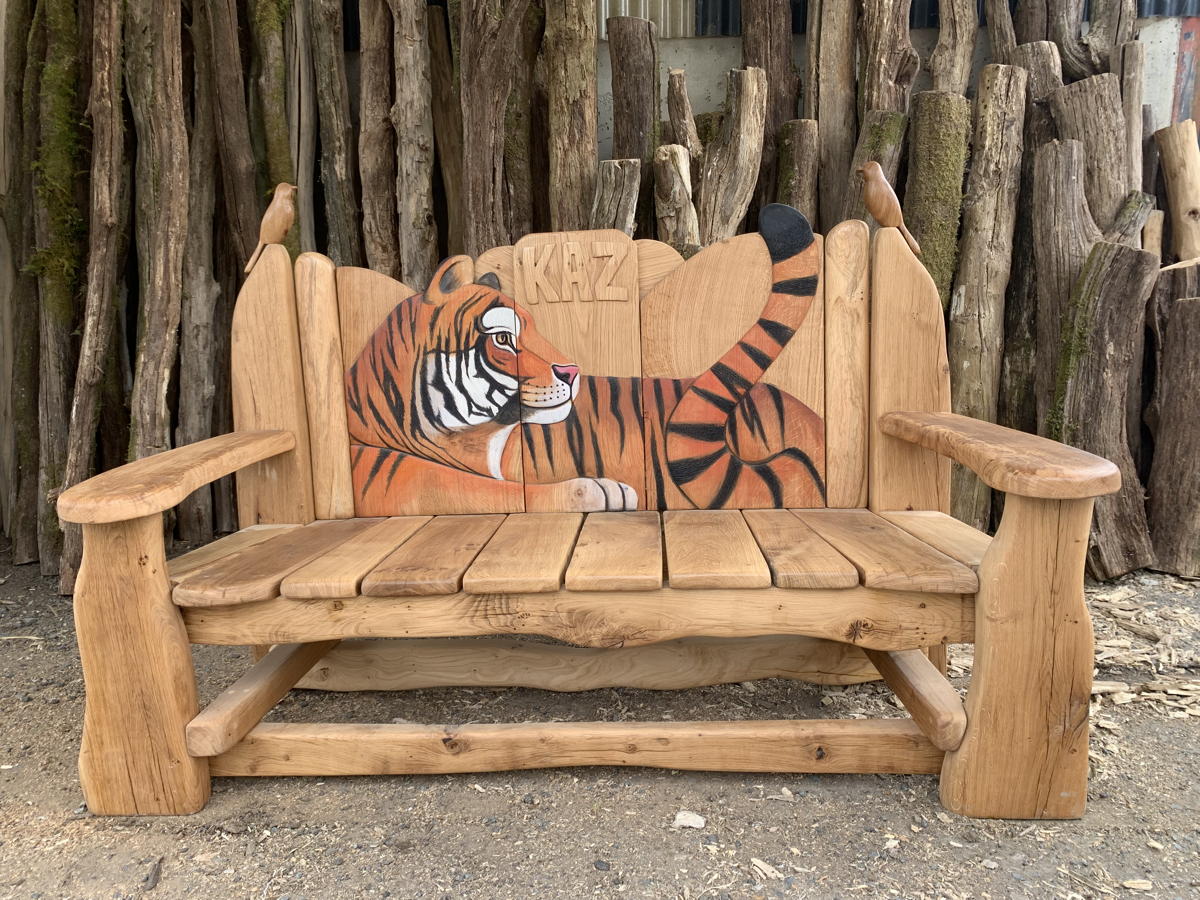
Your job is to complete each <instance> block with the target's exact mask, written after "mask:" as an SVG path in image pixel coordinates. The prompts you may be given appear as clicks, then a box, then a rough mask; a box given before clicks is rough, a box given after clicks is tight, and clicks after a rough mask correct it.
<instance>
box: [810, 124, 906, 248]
mask: <svg viewBox="0 0 1200 900" xmlns="http://www.w3.org/2000/svg"><path fill="white" fill-rule="evenodd" d="M907 128H908V116H906V115H905V114H904V113H900V112H889V111H888V110H884V109H873V110H871V111H870V112H868V113H867V114H866V116H865V117H864V118H863V122H862V130H861V131H860V132H859V134H858V145H857V146H856V147H855V148H854V156H853V158H852V159H851V160H850V169H849V172H848V174H847V179H846V183H845V187H844V188H843V189H842V200H841V202H842V211H841V215H839V216H838V217H837V221H838V222H844V221H845V220H846V219H866V218H867V207H866V206H865V205H864V204H863V198H862V193H863V179H862V175H860V174H859V173H858V169H859V167H860V166H861V165H862V164H863V163H865V162H868V161H869V160H874V161H875V162H877V163H879V165H880V167H881V168H882V169H883V174H884V177H885V178H887V180H888V181H889V182H891V183H893V184H894V183H895V181H896V170H897V169H899V168H900V154H901V153H902V152H903V150H904V132H905V131H906V130H907ZM823 222H824V227H825V230H826V231H828V230H829V229H830V227H831V226H830V223H829V221H828V220H823Z"/></svg>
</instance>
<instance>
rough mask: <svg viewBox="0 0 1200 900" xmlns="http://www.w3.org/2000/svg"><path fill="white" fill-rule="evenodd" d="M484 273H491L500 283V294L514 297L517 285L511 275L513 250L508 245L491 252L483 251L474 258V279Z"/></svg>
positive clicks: (494, 248)
mask: <svg viewBox="0 0 1200 900" xmlns="http://www.w3.org/2000/svg"><path fill="white" fill-rule="evenodd" d="M486 272H492V273H494V274H495V276H496V278H498V279H499V281H500V293H502V294H504V295H505V296H506V297H514V298H515V297H516V295H517V294H516V291H517V285H516V282H515V280H514V273H513V248H512V245H511V244H509V245H508V246H505V247H493V248H492V249H491V250H484V251H483V252H482V253H480V254H479V256H477V257H475V277H476V278H478V277H479V276H480V275H483V274H485V273H486Z"/></svg>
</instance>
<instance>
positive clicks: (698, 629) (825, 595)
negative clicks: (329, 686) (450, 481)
mask: <svg viewBox="0 0 1200 900" xmlns="http://www.w3.org/2000/svg"><path fill="white" fill-rule="evenodd" d="M435 521H436V520H435ZM409 543H412V541H410V542H409ZM769 577H770V576H769V574H768V578H769ZM402 586H404V585H402ZM184 621H185V622H186V623H187V627H188V637H189V638H190V639H191V640H192V641H193V642H194V643H197V644H281V643H292V642H296V641H323V640H331V639H332V638H340V637H470V636H473V635H498V634H508V635H514V634H540V635H543V636H545V637H551V638H554V639H556V640H560V641H564V642H566V643H569V644H576V645H578V646H581V647H624V646H629V647H632V646H636V645H642V644H654V643H657V642H659V641H668V640H673V639H675V638H683V637H701V636H710V637H754V636H756V635H761V634H805V635H809V636H811V637H821V638H828V639H830V640H835V641H844V642H846V643H849V644H856V645H858V646H860V647H873V648H875V649H877V650H909V649H913V648H919V647H928V646H931V645H933V644H939V643H941V642H942V641H949V642H952V643H955V642H961V641H968V642H969V641H971V640H972V635H973V634H974V627H975V626H974V602H973V601H972V600H971V598H970V597H969V596H964V595H960V594H930V593H923V592H912V591H892V590H887V591H884V590H876V589H874V588H864V587H857V588H841V589H838V590H825V589H819V590H810V591H804V592H803V593H797V592H796V591H793V590H791V589H784V588H775V587H767V588H757V589H754V590H723V589H716V590H704V589H698V590H673V589H671V588H664V589H662V590H660V591H639V592H637V593H631V592H629V591H589V592H584V591H557V592H553V593H544V594H506V595H497V594H488V595H485V596H479V595H477V594H463V593H458V594H448V595H442V596H438V597H428V596H424V597H420V598H417V599H413V598H411V597H397V596H392V597H371V596H363V597H360V598H358V599H357V600H355V601H354V602H353V603H347V602H345V601H343V600H291V599H288V598H278V599H275V600H266V601H263V602H261V603H253V604H247V605H244V606H224V607H216V606H214V607H208V608H195V609H186V610H184Z"/></svg>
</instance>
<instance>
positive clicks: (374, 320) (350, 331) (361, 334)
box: [335, 266, 419, 368]
mask: <svg viewBox="0 0 1200 900" xmlns="http://www.w3.org/2000/svg"><path fill="white" fill-rule="evenodd" d="M335 277H336V281H337V297H338V320H339V322H340V323H341V329H340V330H341V336H342V360H343V363H344V364H345V366H346V368H349V367H350V366H351V365H352V364H353V362H354V360H355V359H357V358H358V354H359V353H360V352H361V351H362V348H363V344H365V343H366V342H367V338H369V337H370V336H371V333H372V332H373V331H375V329H376V328H378V327H379V326H380V324H381V323H382V322H383V320H384V319H386V318H387V315H388V313H390V312H391V311H392V310H393V309H395V308H396V307H397V305H399V304H400V302H401V301H403V300H407V299H408V298H409V297H411V296H412V295H413V294H416V293H419V291H414V290H413V289H412V288H410V287H409V286H408V285H406V284H404V283H403V282H400V281H396V279H394V278H389V277H388V276H386V275H383V274H381V273H379V272H374V271H372V270H371V269H360V268H358V267H356V266H339V267H338V270H337V273H336V276H335Z"/></svg>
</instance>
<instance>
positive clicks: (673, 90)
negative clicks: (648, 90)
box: [667, 69, 704, 184]
mask: <svg viewBox="0 0 1200 900" xmlns="http://www.w3.org/2000/svg"><path fill="white" fill-rule="evenodd" d="M667 115H668V116H669V118H670V122H671V134H672V140H673V141H674V142H675V143H676V144H679V145H680V146H681V147H683V148H684V149H685V150H687V152H688V157H689V158H690V160H691V162H690V163H689V164H690V165H691V167H692V171H691V183H692V184H696V183H697V182H699V180H700V165H701V163H702V162H703V161H704V145H703V144H702V143H700V133H699V132H698V131H697V130H696V119H695V117H694V116H693V115H692V101H691V98H690V97H688V90H687V73H686V72H684V70H683V69H671V70H670V71H669V72H668V73H667Z"/></svg>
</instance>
